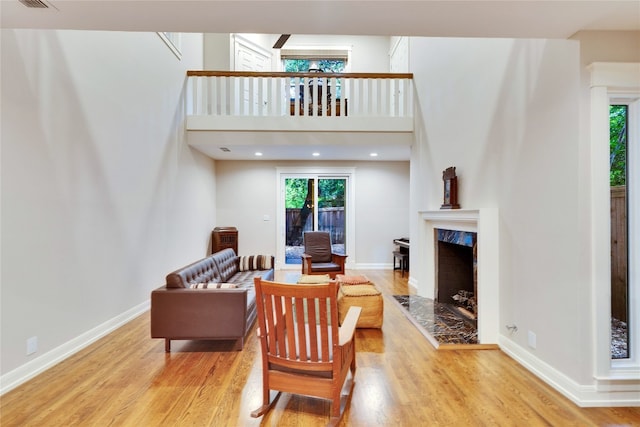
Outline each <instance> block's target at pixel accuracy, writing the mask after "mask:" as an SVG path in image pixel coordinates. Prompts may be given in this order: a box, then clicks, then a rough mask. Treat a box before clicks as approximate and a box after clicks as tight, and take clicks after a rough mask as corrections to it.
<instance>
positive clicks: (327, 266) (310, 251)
mask: <svg viewBox="0 0 640 427" xmlns="http://www.w3.org/2000/svg"><path fill="white" fill-rule="evenodd" d="M302 236H303V241H304V253H303V254H302V274H328V275H329V277H331V278H332V279H335V278H336V275H337V274H344V263H345V261H346V260H347V255H342V254H336V253H333V252H332V251H331V235H330V234H329V233H328V232H326V231H305V232H304V234H303V235H302Z"/></svg>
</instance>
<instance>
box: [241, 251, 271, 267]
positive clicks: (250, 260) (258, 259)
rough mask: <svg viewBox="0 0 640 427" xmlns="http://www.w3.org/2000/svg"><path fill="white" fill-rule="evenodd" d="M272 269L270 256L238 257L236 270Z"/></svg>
mask: <svg viewBox="0 0 640 427" xmlns="http://www.w3.org/2000/svg"><path fill="white" fill-rule="evenodd" d="M272 268H273V265H272V263H271V255H243V256H240V257H239V262H238V269H239V270H240V271H248V270H270V269H272Z"/></svg>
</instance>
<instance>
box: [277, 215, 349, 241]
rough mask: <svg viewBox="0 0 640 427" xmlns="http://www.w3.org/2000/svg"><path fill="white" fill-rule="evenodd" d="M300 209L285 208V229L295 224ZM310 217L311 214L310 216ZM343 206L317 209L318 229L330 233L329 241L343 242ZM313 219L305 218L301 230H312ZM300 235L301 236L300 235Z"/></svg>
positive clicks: (289, 228)
mask: <svg viewBox="0 0 640 427" xmlns="http://www.w3.org/2000/svg"><path fill="white" fill-rule="evenodd" d="M299 215H300V209H287V210H286V215H285V221H286V223H287V230H292V229H294V227H291V225H292V224H296V223H297V220H298V216H299ZM310 218H311V216H310ZM344 224H345V217H344V207H332V208H319V209H318V227H317V229H318V230H319V231H328V232H329V233H331V243H333V244H344ZM312 230H313V221H310V220H307V223H306V224H305V225H304V228H303V229H302V231H312ZM300 237H302V236H300Z"/></svg>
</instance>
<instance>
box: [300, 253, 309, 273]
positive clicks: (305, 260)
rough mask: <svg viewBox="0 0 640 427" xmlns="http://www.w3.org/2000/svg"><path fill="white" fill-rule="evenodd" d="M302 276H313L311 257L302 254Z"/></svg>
mask: <svg viewBox="0 0 640 427" xmlns="http://www.w3.org/2000/svg"><path fill="white" fill-rule="evenodd" d="M301 257H302V274H311V272H312V270H311V255H309V254H302V255H301Z"/></svg>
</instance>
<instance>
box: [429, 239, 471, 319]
mask: <svg viewBox="0 0 640 427" xmlns="http://www.w3.org/2000/svg"><path fill="white" fill-rule="evenodd" d="M476 237H477V236H476V233H472V232H465V231H453V230H441V229H439V230H438V241H437V247H436V259H437V262H436V267H437V276H436V278H437V283H436V291H435V298H434V300H435V301H437V302H439V303H441V304H446V305H447V306H451V307H452V309H454V310H456V311H457V312H459V314H461V315H462V316H464V317H466V318H467V319H471V320H473V321H474V323H475V321H476V320H477V314H478V307H477V257H476V252H475V248H476V240H477V239H476Z"/></svg>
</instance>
